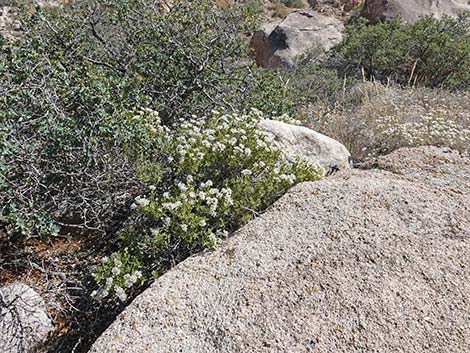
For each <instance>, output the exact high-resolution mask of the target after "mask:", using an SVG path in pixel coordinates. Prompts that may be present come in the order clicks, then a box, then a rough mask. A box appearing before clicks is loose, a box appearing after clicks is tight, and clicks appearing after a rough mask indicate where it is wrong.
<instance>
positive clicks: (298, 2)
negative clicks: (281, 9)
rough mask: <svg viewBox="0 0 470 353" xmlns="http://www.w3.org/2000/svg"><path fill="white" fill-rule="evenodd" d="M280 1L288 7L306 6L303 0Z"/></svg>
mask: <svg viewBox="0 0 470 353" xmlns="http://www.w3.org/2000/svg"><path fill="white" fill-rule="evenodd" d="M280 2H281V3H282V4H284V5H285V6H287V7H291V8H296V9H299V8H303V7H304V6H305V4H304V2H303V1H302V0H280Z"/></svg>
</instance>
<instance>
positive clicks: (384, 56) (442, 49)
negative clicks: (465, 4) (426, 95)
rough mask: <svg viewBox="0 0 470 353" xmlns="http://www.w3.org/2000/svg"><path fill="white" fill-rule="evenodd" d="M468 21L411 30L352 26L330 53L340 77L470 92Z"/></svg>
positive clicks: (425, 21) (424, 23)
mask: <svg viewBox="0 0 470 353" xmlns="http://www.w3.org/2000/svg"><path fill="white" fill-rule="evenodd" d="M469 19H470V15H469V14H468V13H466V14H462V15H461V16H459V17H458V18H451V17H444V18H442V19H440V20H438V19H435V18H432V17H425V18H422V19H420V20H419V21H418V22H416V23H414V24H405V23H402V22H401V21H400V20H399V19H395V20H392V21H390V22H385V23H379V24H376V25H368V24H367V23H366V22H365V21H364V20H357V21H354V23H353V24H351V25H349V26H348V27H347V30H346V36H345V38H344V40H343V42H342V43H341V44H340V45H338V46H337V47H336V49H335V50H334V52H333V54H334V55H333V62H334V64H335V65H336V66H337V68H339V70H340V72H341V73H345V74H348V75H356V76H362V75H364V76H365V77H366V78H367V79H371V78H375V79H377V80H380V81H382V82H386V81H387V80H393V81H395V82H397V83H399V84H402V85H416V84H418V85H424V86H429V87H448V88H458V89H468V88H469V87H470V73H469V70H468V67H470V36H469V35H468V33H469V31H470V21H469Z"/></svg>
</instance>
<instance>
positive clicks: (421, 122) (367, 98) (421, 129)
mask: <svg viewBox="0 0 470 353" xmlns="http://www.w3.org/2000/svg"><path fill="white" fill-rule="evenodd" d="M340 96H341V97H340V99H339V103H338V104H337V105H336V106H335V107H332V106H331V104H327V103H325V104H323V103H322V102H319V103H316V104H315V106H310V107H308V108H306V109H305V112H306V115H307V119H308V124H309V125H310V126H311V127H312V128H313V129H315V130H317V131H320V132H322V133H324V134H326V135H328V136H331V137H332V138H335V139H337V140H339V141H341V142H342V143H343V144H345V146H346V147H347V148H348V149H349V150H350V152H351V154H352V155H353V157H354V159H355V160H356V161H363V160H366V159H368V158H371V157H375V156H377V155H380V154H385V153H389V152H391V151H393V150H395V149H397V148H400V147H414V146H424V145H435V146H445V147H451V148H453V149H456V150H458V151H460V152H462V153H469V151H470V94H469V93H468V92H467V93H465V92H459V93H451V92H448V91H444V90H438V89H434V90H433V89H427V88H399V87H395V86H388V87H387V86H384V85H381V84H379V83H362V84H359V85H356V86H354V87H353V88H351V89H349V90H347V91H344V92H343V93H342V94H341V95H340Z"/></svg>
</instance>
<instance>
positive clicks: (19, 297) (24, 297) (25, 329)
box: [0, 283, 53, 353]
mask: <svg viewBox="0 0 470 353" xmlns="http://www.w3.org/2000/svg"><path fill="white" fill-rule="evenodd" d="M52 329H53V325H52V322H51V320H50V319H49V317H48V315H47V308H46V304H45V303H44V300H43V299H42V298H41V297H40V296H39V294H38V293H36V291H35V290H34V289H32V288H31V287H29V286H27V285H26V284H22V283H14V284H10V285H8V286H5V287H1V288H0V352H2V353H26V352H34V351H35V348H36V347H37V345H38V344H41V343H42V342H44V341H45V340H46V338H47V336H48V334H49V333H50V332H51V331H52Z"/></svg>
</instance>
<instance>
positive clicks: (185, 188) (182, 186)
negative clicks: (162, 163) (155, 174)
mask: <svg viewBox="0 0 470 353" xmlns="http://www.w3.org/2000/svg"><path fill="white" fill-rule="evenodd" d="M177 186H178V188H179V189H180V190H181V191H186V190H188V187H187V186H186V185H185V184H184V183H182V182H179V183H178V185H177Z"/></svg>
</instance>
